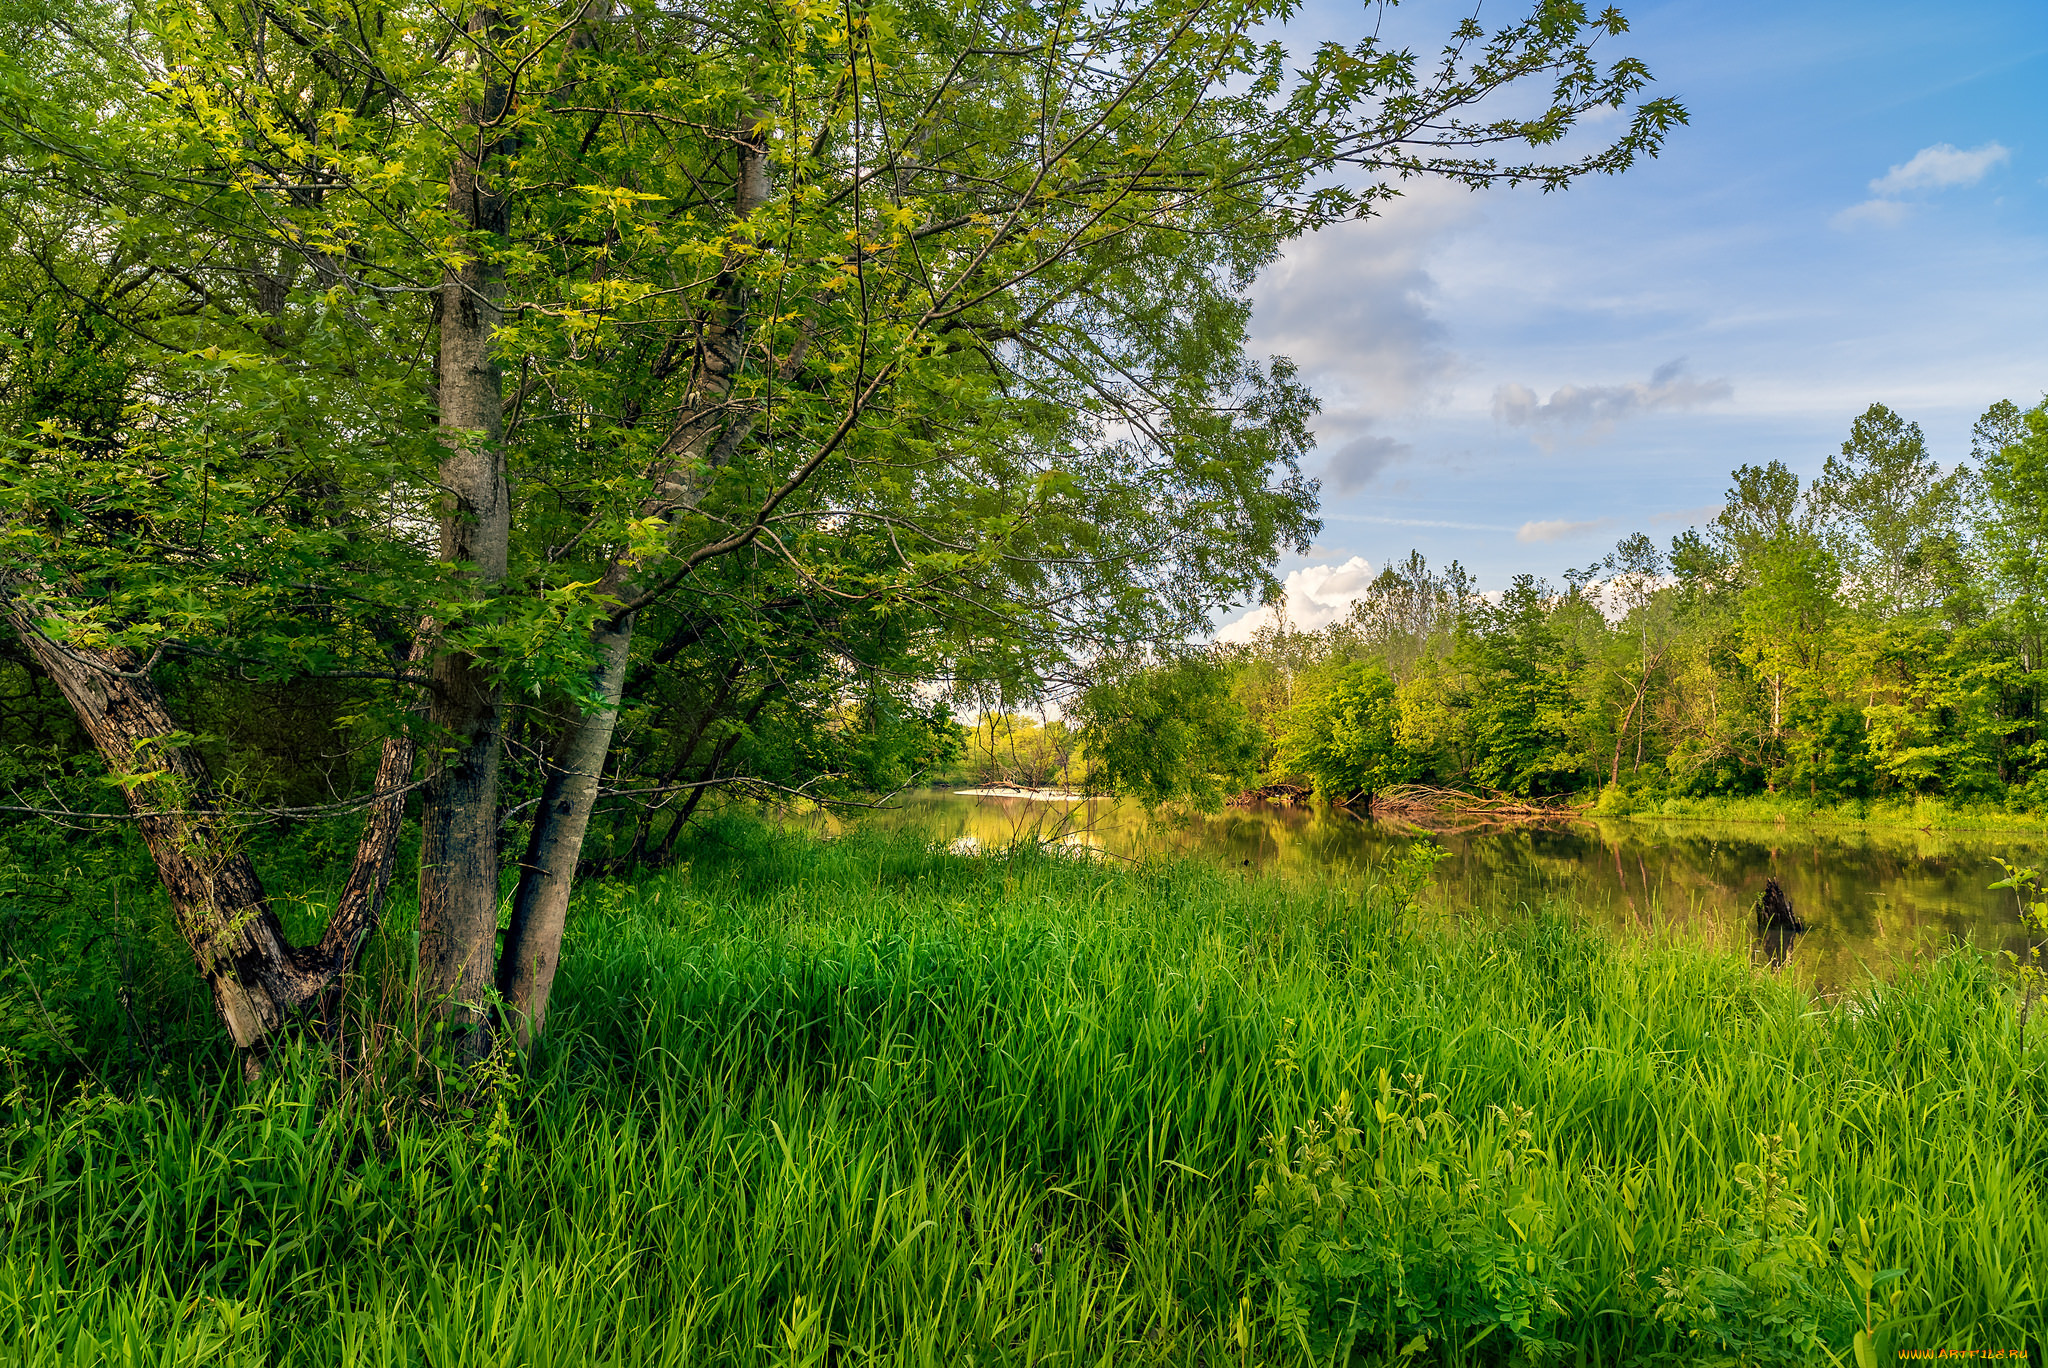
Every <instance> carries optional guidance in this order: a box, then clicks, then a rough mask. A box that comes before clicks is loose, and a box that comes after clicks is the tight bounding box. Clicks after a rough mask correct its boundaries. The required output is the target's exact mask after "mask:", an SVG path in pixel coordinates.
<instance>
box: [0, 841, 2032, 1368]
mask: <svg viewBox="0 0 2048 1368" xmlns="http://www.w3.org/2000/svg"><path fill="white" fill-rule="evenodd" d="M693 836H694V839H693V840H692V841H691V843H690V845H689V848H688V849H687V850H686V851H685V852H684V858H685V860H686V862H687V863H686V867H685V868H682V869H680V870H678V871H676V872H673V873H669V874H665V875H661V876H658V877H655V878H650V879H647V880H645V881H642V882H641V883H639V884H637V885H633V886H626V885H622V884H606V885H598V886H594V887H592V888H591V889H590V890H589V891H588V893H587V895H586V896H583V897H581V898H579V901H578V904H577V906H576V908H575V909H574V912H573V916H572V922H571V927H570V932H569V941H568V944H567V947H566V951H565V955H564V959H563V964H562V971H561V978H560V980H559V981H558V986H557V989H556V994H557V996H556V1003H557V1005H556V1009H555V1015H554V1016H553V1018H552V1019H551V1022H550V1030H549V1035H548V1037H547V1040H546V1044H545V1046H544V1048H543V1049H542V1050H541V1051H540V1053H539V1054H538V1056H537V1057H536V1058H535V1059H534V1060H533V1062H532V1065H531V1067H530V1069H528V1070H526V1071H524V1072H521V1071H519V1070H516V1069H507V1068H505V1067H502V1066H500V1067H497V1068H489V1069H486V1070H484V1071H482V1072H481V1073H479V1074H477V1075H473V1076H471V1077H470V1078H469V1079H467V1080H466V1082H465V1081H463V1080H460V1079H458V1078H457V1077H456V1076H454V1075H449V1074H443V1075H441V1076H440V1077H439V1078H438V1080H437V1079H436V1078H435V1077H434V1076H433V1075H431V1074H430V1073H422V1072H420V1071H419V1070H418V1069H417V1068H415V1067H414V1066H412V1065H410V1064H405V1063H404V1062H403V1057H404V1052H403V1051H400V1050H397V1049H396V1048H393V1047H387V1049H386V1052H385V1053H384V1054H381V1055H379V1056H378V1057H377V1058H376V1059H374V1060H372V1061H369V1063H370V1064H371V1066H372V1067H370V1068H368V1069H367V1070H365V1071H363V1072H359V1073H358V1074H356V1075H355V1076H354V1077H353V1079H352V1081H350V1082H349V1083H347V1084H346V1085H337V1084H335V1083H334V1082H333V1081H332V1079H331V1077H330V1076H329V1075H328V1074H327V1073H326V1072H325V1071H324V1070H323V1068H322V1067H321V1065H320V1062H319V1061H318V1060H315V1059H311V1058H307V1059H303V1060H301V1061H299V1062H298V1064H297V1065H296V1066H294V1067H289V1068H281V1069H278V1070H275V1071H274V1072H273V1075H272V1077H271V1078H270V1079H269V1080H267V1081H266V1082H265V1083H263V1084H261V1085H259V1086H258V1087H256V1088H255V1089H253V1090H245V1088H244V1087H243V1085H241V1084H239V1083H237V1082H235V1081H233V1079H232V1077H231V1076H230V1074H229V1071H228V1069H227V1061H226V1059H225V1058H223V1057H222V1055H221V1053H220V1052H219V1051H218V1050H217V1049H213V1048H211V1047H207V1048H201V1049H196V1050H195V1049H191V1048H189V1047H188V1049H187V1052H186V1053H184V1054H181V1055H176V1056H164V1057H161V1058H160V1059H159V1060H158V1061H157V1063H156V1064H155V1065H154V1066H153V1067H152V1068H150V1069H147V1070H144V1071H140V1072H123V1071H121V1070H120V1069H118V1068H116V1067H115V1066H114V1065H113V1064H110V1063H103V1064H102V1065H101V1066H99V1067H100V1068H101V1072H100V1073H99V1074H96V1075H93V1076H91V1077H88V1076H85V1075H83V1074H81V1073H80V1072H79V1070H78V1068H77V1067H75V1066H71V1065H67V1064H65V1063H64V1062H63V1061H61V1060H58V1061H52V1062H51V1063H50V1064H49V1065H48V1066H47V1067H48V1072H46V1073H42V1072H33V1071H29V1070H28V1068H27V1066H26V1065H25V1064H22V1063H20V1062H16V1063H15V1064H14V1065H12V1066H11V1067H12V1068H14V1070H15V1081H14V1083H13V1085H12V1086H13V1087H14V1088H15V1091H14V1092H13V1093H12V1094H11V1095H10V1096H9V1097H8V1098H7V1100H6V1104H5V1106H6V1120H5V1124H4V1129H0V1137H4V1139H0V1165H4V1172H0V1190H4V1191H5V1192H6V1193H7V1194H8V1197H7V1200H8V1202H9V1238H8V1242H7V1248H6V1254H5V1258H4V1262H0V1343H4V1344H6V1345H7V1346H8V1348H9V1350H10V1355H9V1357H10V1359H11V1360H19V1361H23V1362H28V1363H47V1364H56V1363H60V1362H78V1361H94V1360H97V1359H102V1358H113V1357H118V1355H119V1353H120V1352H121V1350H120V1346H121V1345H122V1344H123V1343H126V1344H129V1345H150V1346H153V1349H152V1352H153V1353H156V1354H157V1355H158V1356H160V1357H162V1358H163V1359H164V1360H165V1361H167V1362H178V1361H189V1362H199V1361H206V1362H241V1361H248V1362H279V1363H284V1362H290V1363H299V1362H307V1363H313V1362H318V1363H337V1364H369V1363H404V1362H424V1361H432V1362H434V1363H436V1364H446V1365H465V1364H472V1363H474V1364H483V1363H508V1362H516V1363H521V1364H564V1365H567V1364H583V1363H604V1364H628V1363H631V1364H642V1363H645V1364H677V1365H682V1364H689V1365H700V1364H704V1365H725V1364H734V1365H737V1364H748V1365H754V1364H806V1365H822V1364H826V1363H832V1364H835V1365H851V1364H871V1363H872V1364H905V1365H908V1364H931V1365H938V1364H946V1365H953V1364H963V1363H967V1362H970V1361H971V1362H975V1363H981V1364H1010V1363H1014V1364H1020V1365H1021V1364H1039V1363H1076V1362H1091V1363H1092V1362H1106V1363H1114V1364H1118V1365H1124V1364H1159V1365H1176V1366H1177V1365H1187V1364H1211V1365H1218V1366H1219V1368H1220V1365H1223V1364H1232V1365H1245V1364H1271V1365H1280V1364H1296V1363H1300V1362H1302V1361H1303V1351H1302V1348H1301V1342H1302V1340H1303V1339H1304V1338H1305V1339H1306V1341H1307V1342H1308V1344H1309V1346H1310V1347H1311V1348H1312V1349H1314V1350H1315V1351H1316V1355H1317V1357H1318V1359H1319V1360H1320V1361H1322V1362H1328V1361H1330V1356H1331V1352H1332V1351H1333V1349H1334V1348H1335V1346H1334V1343H1333V1339H1334V1337H1336V1336H1339V1335H1343V1334H1351V1335H1355V1336H1358V1337H1360V1338H1361V1339H1362V1341H1363V1344H1364V1345H1365V1346H1369V1348H1370V1352H1369V1353H1368V1352H1367V1350H1366V1349H1363V1348H1362V1349H1361V1355H1362V1361H1367V1362H1378V1361H1381V1356H1382V1354H1384V1355H1385V1357H1386V1358H1387V1359H1388V1360H1391V1359H1393V1358H1396V1357H1398V1356H1399V1351H1400V1350H1402V1349H1403V1348H1405V1347H1407V1346H1410V1345H1416V1348H1415V1351H1414V1353H1413V1355H1412V1356H1410V1357H1409V1358H1407V1359H1405V1360H1403V1361H1405V1362H1419V1363H1474V1364H1476V1363H1494V1362H1508V1361H1519V1360H1520V1359H1522V1358H1526V1357H1528V1356H1529V1355H1531V1354H1546V1355H1549V1356H1552V1357H1554V1358H1555V1359H1557V1360H1558V1361H1562V1362H1567V1363H1584V1364H1594V1363H1598V1364H1613V1363H1639V1362H1648V1361H1653V1360H1656V1359H1658V1358H1660V1357H1661V1356H1666V1355H1669V1356H1674V1357H1676V1358H1680V1359H1684V1360H1686V1361H1691V1360H1693V1359H1696V1358H1699V1357H1701V1356H1703V1355H1704V1356H1707V1357H1713V1356H1714V1355H1715V1354H1720V1355H1725V1356H1726V1357H1729V1358H1735V1357H1741V1358H1743V1359H1744V1360H1745V1361H1748V1362H1752V1363H1768V1362H1780V1363H1814V1362H1824V1361H1826V1353H1825V1352H1823V1347H1824V1348H1825V1350H1826V1351H1828V1352H1833V1353H1836V1354H1840V1355H1843V1356H1845V1358H1846V1355H1847V1354H1848V1353H1849V1341H1850V1337H1851V1336H1852V1335H1853V1333H1854V1331H1855V1330H1856V1329H1857V1328H1858V1327H1860V1326H1862V1325H1863V1324H1865V1323H1866V1321H1867V1322H1869V1323H1870V1324H1872V1325H1873V1326H1878V1327H1879V1328H1878V1329H1877V1334H1878V1342H1879V1345H1880V1348H1881V1352H1882V1354H1883V1356H1884V1358H1883V1361H1890V1358H1891V1356H1892V1355H1893V1354H1895V1353H1896V1351H1898V1350H1899V1349H1901V1348H1962V1347H1971V1348H1980V1349H2001V1348H2021V1347H2025V1348H2029V1349H2038V1341H2037V1340H2036V1339H2035V1338H2033V1336H2035V1335H2036V1334H2037V1329H2036V1327H2038V1326H2039V1325H2041V1324H2042V1323H2043V1321H2044V1318H2048V1307H2044V1305H2043V1302H2042V1297H2043V1293H2044V1290H2048V1202H2044V1197H2048V1193H2044V1191H2043V1184H2044V1178H2043V1175H2044V1174H2048V1081H2044V1080H2048V1031H2044V1029H2043V1027H2042V1024H2041V1023H2038V1022H2037V1023H2035V1028H2034V1033H2033V1039H2032V1040H2031V1042H2027V1043H2023V1042H2022V1040H2021V1036H2020V1031H2019V1028H2018V1025H2017V1022H2016V1019H2015V1013H2014V1011H2013V1010H2012V997H2011V993H2010V991H2009V989H2008V988H2007V987H2006V986H2005V984H2004V983H2003V982H2002V981H2001V980H2000V979H1999V978H1998V976H1997V975H1996V974H1995V973H1993V972H1991V971H1989V970H1988V969H1987V968H1985V967H1984V966H1983V965H1982V964H1981V963H1980V962H1978V961H1977V960H1975V959H1974V958H1969V957H1961V956H1950V957H1944V958H1940V959H1938V960H1935V961H1933V962H1931V963H1928V964H1925V965H1920V966H1917V967H1912V968H1909V969H1908V970H1906V971H1905V972H1903V973H1902V974H1901V975H1900V976H1899V977H1898V979H1897V980H1896V981H1895V982H1893V983H1890V984H1887V985H1885V986H1883V987H1882V988H1878V987H1875V986H1865V987H1862V988H1858V989H1855V990H1852V991H1850V992H1847V993H1844V994H1842V995H1841V996H1840V997H1839V998H1837V999H1834V1000H1830V1001H1823V1000H1819V999H1817V998H1815V997H1814V995H1812V994H1811V993H1810V992H1809V991H1808V990H1807V989H1806V988H1805V987H1804V986H1803V985H1802V984H1801V983H1799V982H1798V981H1796V980H1793V979H1788V978H1782V977H1778V976H1774V975H1772V974H1770V973H1768V972H1763V971H1759V970H1756V969H1754V968H1752V967H1751V965H1750V964H1749V963H1748V962H1747V961H1746V959H1744V958H1743V957H1742V956H1741V955H1740V954H1735V953H1719V952H1714V951H1711V950H1708V949H1704V948H1701V947H1700V946H1697V945H1694V944H1688V943H1684V942H1681V941H1678V940H1676V939H1669V938H1664V937H1661V936H1659V935H1655V934H1652V935H1650V936H1649V937H1647V938H1646V939H1644V940H1643V941H1641V942H1638V943H1634V944H1617V943H1616V942H1614V941H1613V940H1612V939H1610V938H1608V937H1605V936H1602V935H1600V934H1597V933H1595V932H1594V931H1592V930H1591V929H1590V928H1589V927H1587V926H1585V925H1582V924H1581V923H1580V921H1579V920H1578V919H1577V918H1576V917H1574V916H1573V915H1571V914H1570V913H1569V912H1567V911H1562V910H1558V909H1555V908H1546V909H1541V910H1538V911H1536V912H1533V913H1531V912H1521V913H1516V912H1510V911H1495V910H1491V909H1486V908H1471V909H1465V910H1463V911H1461V913H1460V914H1459V915H1458V916H1456V917H1435V916H1429V917H1424V918H1421V919H1418V914H1417V913H1416V912H1414V911H1413V910H1412V906H1411V899H1412V894H1413V891H1414V890H1415V889H1417V888H1418V887H1420V883H1421V880H1422V878H1423V877H1425V875H1426V866H1425V865H1423V864H1419V863H1415V862H1411V863H1409V864H1408V865H1406V866H1404V867H1399V868H1394V869H1388V870H1382V871H1381V872H1382V875H1383V876H1384V877H1382V878H1381V879H1380V880H1379V881H1378V883H1377V884H1376V885H1374V886H1367V885H1365V884H1363V883H1361V882H1359V881H1344V880H1335V879H1323V880H1311V879H1282V878H1253V877H1246V876H1244V875H1242V874H1233V873H1232V872H1230V871H1227V870H1224V869H1219V868H1215V867H1211V866H1204V865H1201V864H1197V863H1195V862H1188V861H1182V862H1174V863H1154V864H1150V865H1145V866H1140V867H1135V868H1134V867H1129V866H1123V865H1120V864H1116V863H1111V864H1107V865H1099V864H1096V863H1093V862H1089V861H1077V860H1072V859H1063V858H1059V857H1057V856H1049V855H1044V854H1040V853H1037V852H1035V851H1033V850H1030V849H1022V848H1020V849H1018V850H1015V851H1011V852H1006V853H1003V854H1000V855H997V856H993V857H990V856H984V857H981V858H971V859H970V858H958V857H954V856H951V855H948V854H946V853H945V852H944V850H943V849H942V848H939V847H936V846H935V843H934V842H933V841H932V840H930V839H928V838H927V839H920V838H918V837H917V835H916V834H915V833H911V832H902V833H874V832H864V831H860V830H855V831H853V832H851V833H849V834H847V835H845V836H842V837H841V838H839V839H837V840H832V841H820V840H814V839H810V838H808V837H805V836H803V835H801V834H799V833H795V832H789V831H774V830H770V829H767V828H765V827H762V826H760V825H757V824H754V823H751V822H747V821H742V820H734V819H721V820H718V821H715V822H713V823H711V824H710V825H708V826H707V827H706V828H705V829H703V830H702V831H700V832H697V833H693ZM406 935H407V929H406V927H405V926H404V924H403V918H401V919H400V920H399V922H398V923H396V924H394V925H393V926H392V928H391V929H390V930H389V932H388V933H387V935H386V938H385V944H384V952H385V953H386V954H392V953H396V952H397V951H398V950H399V948H400V947H402V946H403V945H404V943H405V937H406ZM188 1007H190V1008H191V1009H192V1010H194V1011H198V1012H203V1003H201V1002H199V1001H198V999H197V995H196V994H195V995H193V999H192V1002H191V1003H190V1004H188ZM201 1024H202V1025H203V1023H201ZM88 1025H89V1023H88ZM113 1028H114V1023H111V1022H110V1023H109V1024H108V1025H107V1027H106V1029H108V1030H112V1029H113ZM114 1043H115V1042H114V1041H113V1039H112V1038H109V1039H108V1040H104V1041H96V1040H94V1039H91V1038H88V1037H87V1036H84V1035H81V1037H80V1038H79V1040H78V1046H79V1048H80V1050H81V1052H82V1053H83V1054H84V1055H85V1056H86V1057H88V1058H90V1059H101V1060H110V1059H113V1058H115V1053H114V1048H113V1046H114ZM81 1084H82V1085H83V1086H81ZM1276 1135H1278V1136H1282V1137H1285V1140H1284V1142H1283V1143H1282V1144H1281V1145H1280V1146H1279V1147H1278V1148H1277V1149H1276V1148H1275V1147H1274V1146H1273V1145H1272V1144H1271V1143H1270V1140H1271V1137H1274V1136H1276ZM1276 1158H1277V1159H1279V1160H1281V1161H1282V1162H1280V1163H1278V1164H1276V1162H1275V1160H1276ZM1339 1180H1341V1182H1340V1181H1339ZM1340 1210H1341V1211H1348V1212H1349V1213H1350V1214H1349V1215H1348V1216H1346V1217H1345V1218H1344V1219H1343V1220H1342V1221H1341V1222H1340V1221H1338V1220H1336V1219H1335V1218H1334V1217H1333V1216H1332V1214H1331V1213H1334V1212H1337V1211H1340ZM1866 1267H1867V1268H1871V1269H1879V1270H1881V1269H1893V1268H1896V1269H1899V1270H1902V1271H1901V1273H1900V1274H1899V1276H1897V1277H1896V1278H1892V1279H1887V1280H1885V1281H1882V1282H1880V1283H1878V1284H1877V1285H1876V1288H1875V1295H1874V1297H1873V1298H1872V1300H1871V1302H1870V1304H1869V1305H1868V1306H1867V1307H1866V1305H1865V1304H1864V1300H1863V1297H1862V1295H1861V1293H1860V1291H1858V1290H1857V1289H1856V1285H1855V1278H1856V1276H1857V1272H1858V1270H1859V1269H1861V1268H1866ZM1738 1275H1740V1276H1738ZM1880 1323H1881V1325H1880ZM1418 1339H1419V1340H1420V1343H1419V1344H1418V1343H1417V1341H1418ZM1715 1346H1717V1347H1715ZM1710 1347H1715V1348H1714V1349H1713V1353H1709V1352H1708V1351H1709V1349H1710ZM1389 1350H1391V1351H1392V1352H1388V1351H1389Z"/></svg>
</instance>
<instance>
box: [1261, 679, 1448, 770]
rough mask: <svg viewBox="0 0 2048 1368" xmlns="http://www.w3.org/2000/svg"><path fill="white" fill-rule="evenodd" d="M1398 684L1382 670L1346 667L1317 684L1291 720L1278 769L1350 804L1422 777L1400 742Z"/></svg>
mask: <svg viewBox="0 0 2048 1368" xmlns="http://www.w3.org/2000/svg"><path fill="white" fill-rule="evenodd" d="M1400 723H1401V709H1400V705H1399V704H1398V703H1397V702H1396V701H1395V698H1394V680H1393V677H1392V676H1391V675H1389V674H1388V673H1387V672H1386V670H1385V669H1383V668H1382V667H1380V666H1379V665H1377V664H1365V663H1362V662H1356V661H1353V662H1347V663H1344V664H1340V665H1337V666H1336V667H1334V668H1333V669H1330V670H1327V671H1325V672H1324V673H1323V674H1322V675H1321V677H1319V678H1316V679H1315V680H1314V681H1313V683H1312V687H1311V691H1310V693H1309V696H1308V697H1307V698H1305V699H1303V700H1302V701H1301V702H1299V703H1297V704H1295V705H1294V707H1293V708H1292V709H1290V710H1289V712H1288V714H1287V719H1286V724H1285V729H1284V730H1283V731H1282V732H1281V734H1280V749H1279V755H1278V757H1277V760H1276V764H1277V765H1278V767H1279V768H1280V769H1281V770H1282V771H1284V772H1286V773H1290V774H1305V775H1307V776H1308V777H1309V778H1310V780H1311V781H1313V782H1314V784H1315V789H1316V792H1317V793H1318V794H1321V795H1322V796H1324V797H1326V798H1335V799H1336V800H1337V801H1339V802H1350V801H1351V800H1352V799H1354V798H1356V797H1359V796H1360V795H1369V794H1372V793H1375V792H1377V791H1378V790H1380V789H1383V788H1390V787H1392V786H1393V785H1395V784H1405V783H1410V782H1413V781H1414V780H1415V779H1416V778H1417V777H1419V773H1420V771H1419V767H1418V765H1417V763H1416V761H1415V758H1414V757H1413V756H1411V755H1409V754H1408V752H1407V749H1406V748H1405V747H1404V746H1402V744H1401V741H1400Z"/></svg>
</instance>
